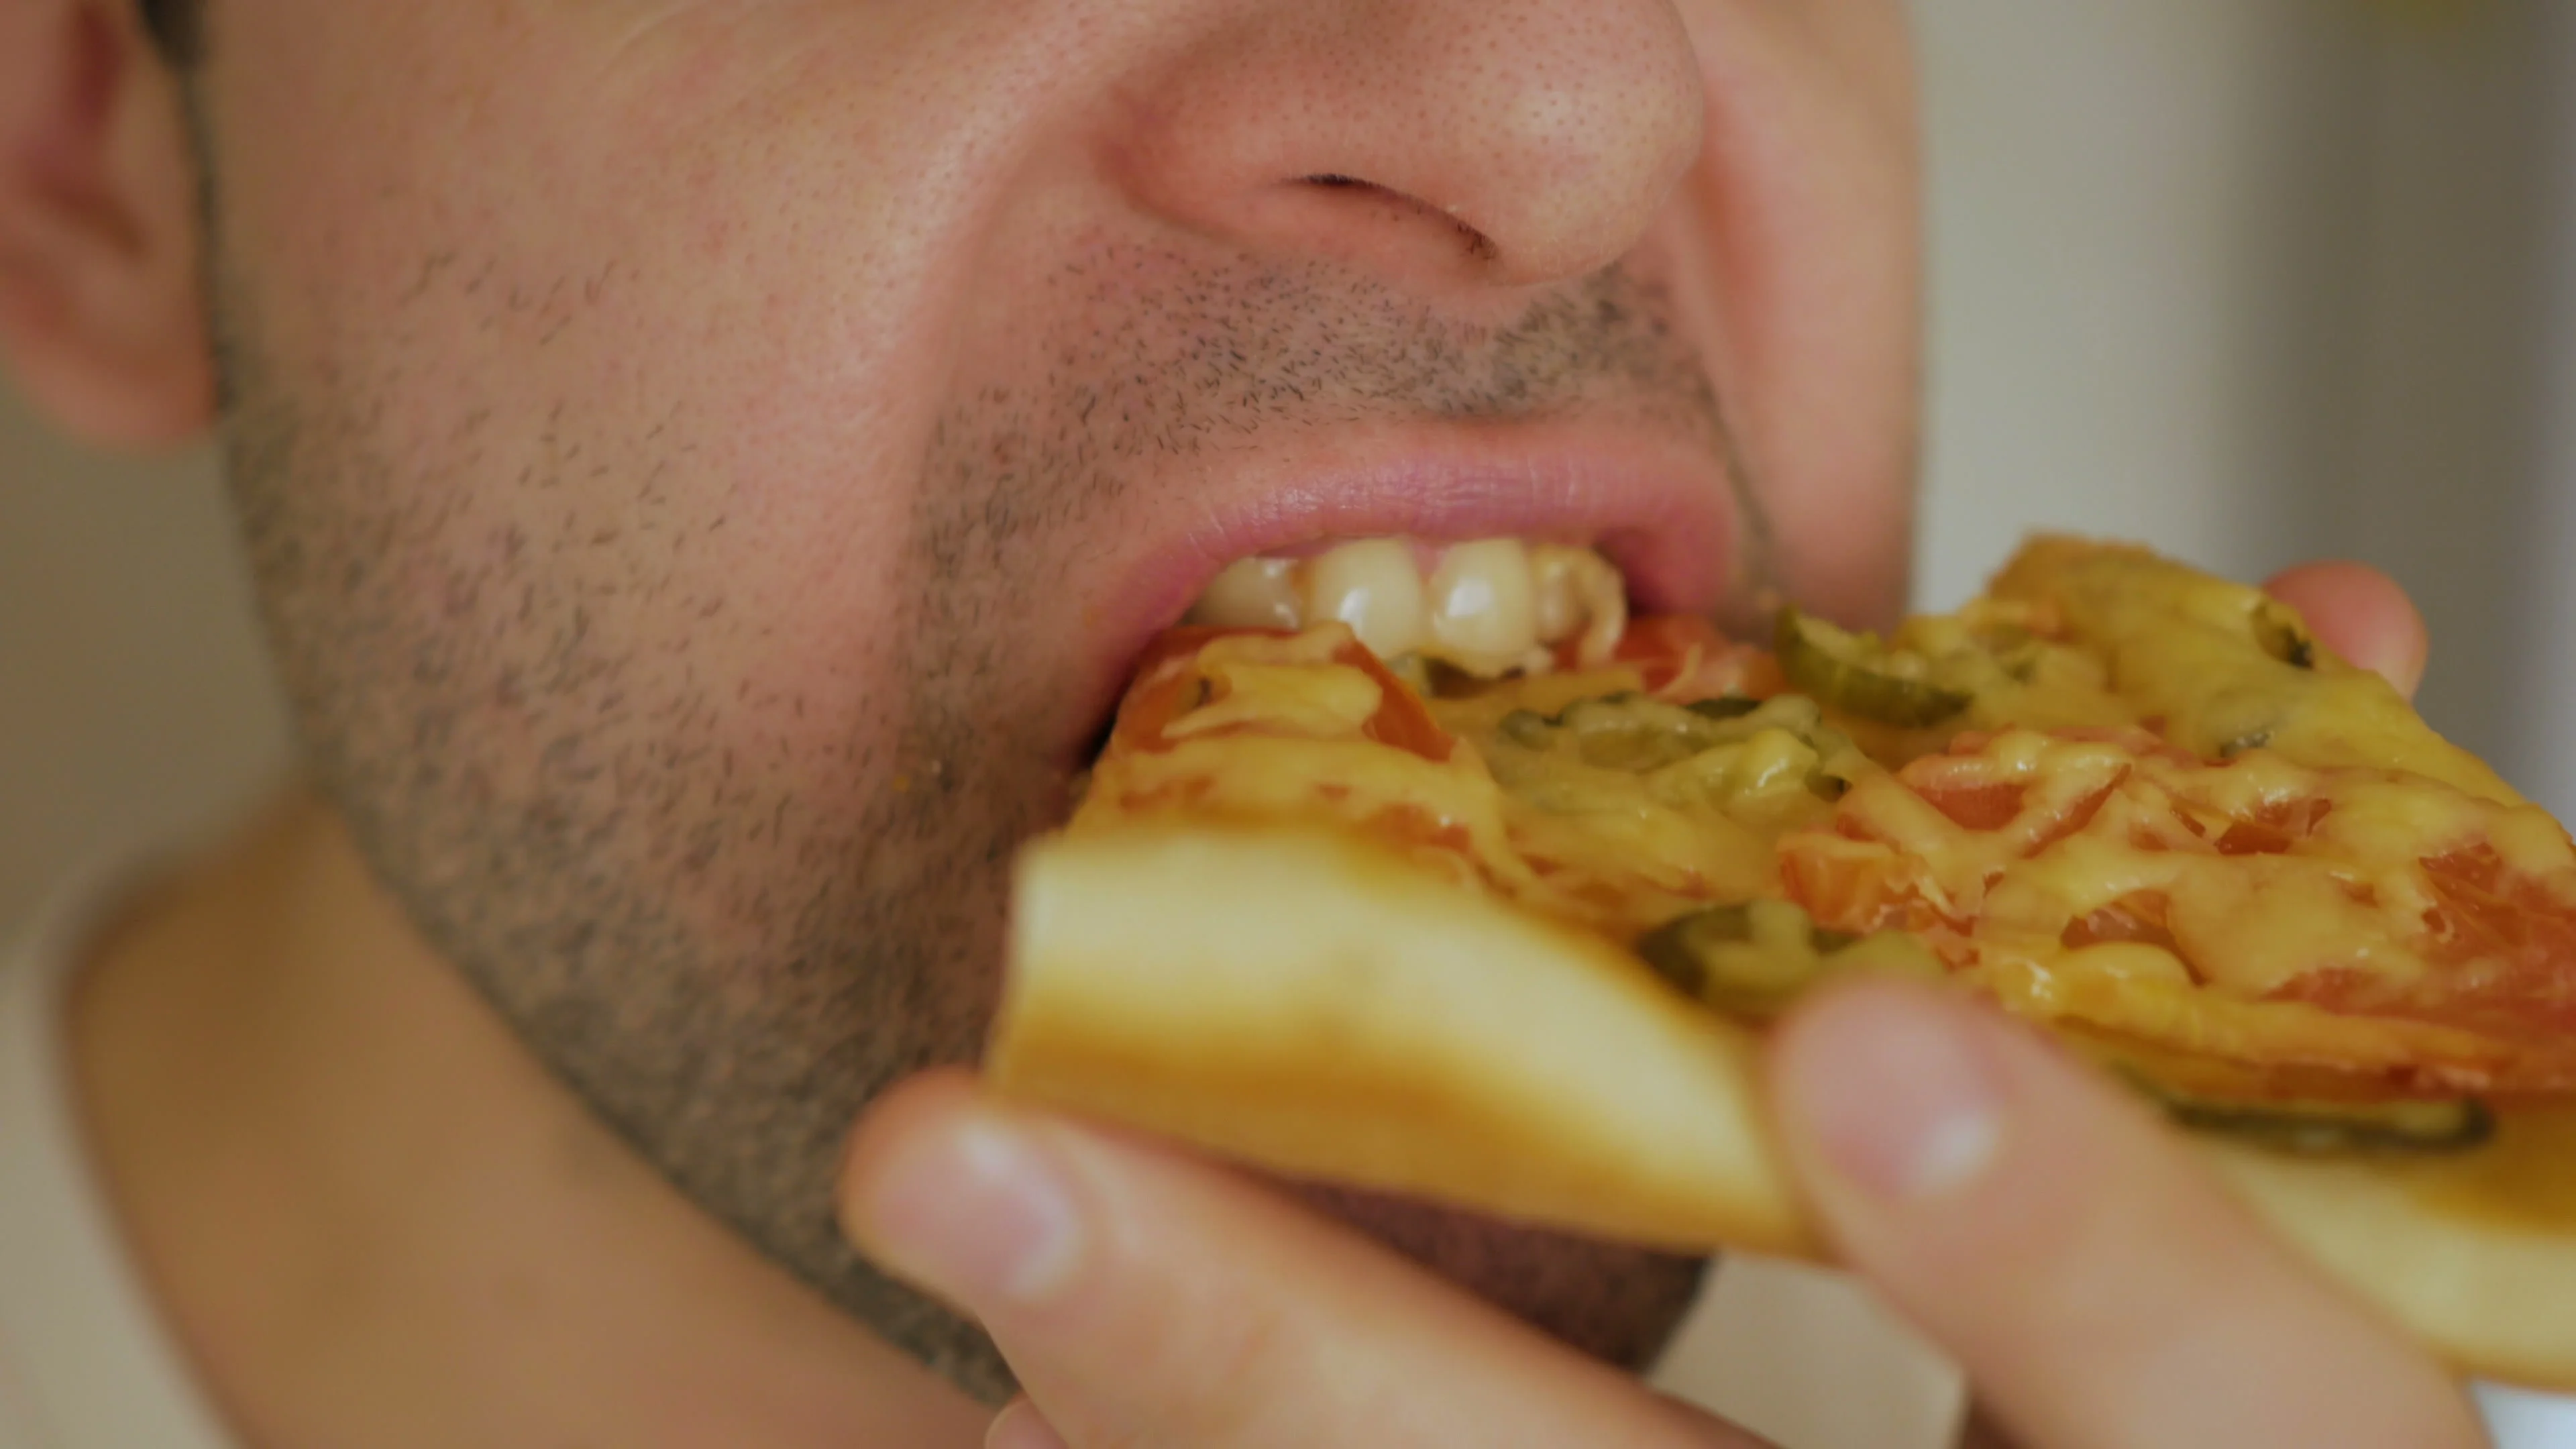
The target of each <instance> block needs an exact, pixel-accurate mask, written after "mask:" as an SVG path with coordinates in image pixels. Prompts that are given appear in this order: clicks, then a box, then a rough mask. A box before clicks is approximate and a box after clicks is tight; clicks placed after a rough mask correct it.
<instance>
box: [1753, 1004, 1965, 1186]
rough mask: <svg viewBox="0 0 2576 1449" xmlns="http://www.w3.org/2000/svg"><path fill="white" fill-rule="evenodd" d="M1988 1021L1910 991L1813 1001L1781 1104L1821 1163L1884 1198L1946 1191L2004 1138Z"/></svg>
mask: <svg viewBox="0 0 2576 1449" xmlns="http://www.w3.org/2000/svg"><path fill="white" fill-rule="evenodd" d="M1984 1027H1985V1024H1984V1023H1982V1022H1978V1021H1975V1020H1972V1019H1970V1018H1969V1016H1968V1015H1967V1013H1966V1012H1964V1011H1962V1010H1960V1009H1959V1008H1958V1007H1956V1006H1954V1005H1952V1004H1950V1003H1946V1002H1932V1001H1926V1000H1923V999H1921V998H1920V997H1918V996H1916V995H1914V994H1912V993H1897V992H1892V991H1891V992H1879V991H1870V992H1862V993H1854V994H1853V995H1851V996H1849V997H1847V998H1845V999H1843V1000H1840V1001H1834V1002H1829V1003H1827V1004H1825V1005H1824V1006H1823V1007H1821V1008H1819V1013H1818V1015H1817V1016H1816V1017H1814V1018H1811V1019H1810V1020H1809V1021H1808V1022H1807V1023H1806V1024H1805V1026H1804V1028H1803V1030H1801V1031H1800V1032H1799V1033H1798V1036H1797V1038H1796V1040H1795V1042H1794V1044H1793V1047H1792V1051H1793V1055H1792V1056H1791V1057H1790V1059H1789V1060H1788V1061H1787V1062H1785V1063H1784V1066H1785V1068H1786V1077H1787V1079H1786V1080H1785V1081H1784V1082H1783V1084H1782V1095H1783V1097H1784V1098H1785V1100H1784V1102H1783V1107H1784V1108H1785V1109H1786V1110H1787V1111H1788V1112H1789V1113H1790V1114H1791V1116H1792V1119H1793V1121H1797V1122H1800V1123H1802V1124H1803V1126H1804V1127H1805V1129H1806V1130H1807V1131H1808V1132H1809V1133H1811V1134H1812V1135H1813V1139H1814V1141H1815V1143H1816V1145H1817V1147H1818V1148H1819V1149H1820V1151H1821V1152H1822V1155H1823V1156H1824V1158H1825V1161H1826V1163H1827V1164H1828V1165H1829V1166H1830V1167H1832V1168H1833V1169H1834V1170H1835V1171H1836V1172H1838V1173H1840V1174H1841V1175H1842V1176H1843V1177H1844V1178H1846V1179H1848V1180H1849V1181H1850V1182H1851V1183H1852V1184H1853V1185H1855V1186H1856V1187H1858V1188H1859V1189H1860V1190H1861V1191H1863V1192H1864V1193H1867V1194H1868V1195H1870V1196H1872V1197H1875V1198H1878V1199H1881V1200H1882V1201H1886V1202H1891V1203H1901V1202H1915V1201H1921V1200H1923V1199H1926V1198H1932V1197H1938V1196H1940V1195H1942V1194H1944V1193H1948V1192H1954V1191H1956V1190H1958V1189H1959V1188H1961V1187H1964V1186H1965V1185H1967V1184H1968V1183H1969V1182H1970V1181H1972V1180H1973V1179H1975V1178H1976V1177H1977V1176H1978V1174H1980V1173H1982V1172H1983V1171H1984V1170H1985V1169H1986V1167H1987V1165H1988V1164H1989V1163H1991V1162H1993V1161H1994V1158H1995V1155H1996V1153H1997V1152H1998V1151H1999V1150H2000V1149H2001V1147H2002V1145H2003V1132H2004V1128H2003V1112H2004V1087H2003V1080H2002V1073H2001V1070H2000V1068H1999V1067H1998V1066H1997V1065H1996V1064H1995V1063H1994V1061H1993V1060H1992V1059H1991V1058H1990V1057H1989V1056H1988V1055H1987V1054H1986V1053H1985V1052H1984V1051H1983V1050H1981V1043H1979V1042H1978V1041H1977V1040H1976V1037H1977V1035H1978V1033H1979V1032H1981V1031H1982V1030H1983V1029H1984Z"/></svg>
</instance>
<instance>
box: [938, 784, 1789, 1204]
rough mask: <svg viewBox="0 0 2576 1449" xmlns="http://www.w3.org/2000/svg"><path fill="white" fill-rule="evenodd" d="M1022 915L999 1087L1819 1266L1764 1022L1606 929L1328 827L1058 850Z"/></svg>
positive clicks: (1225, 1141)
mask: <svg viewBox="0 0 2576 1449" xmlns="http://www.w3.org/2000/svg"><path fill="white" fill-rule="evenodd" d="M1015 905H1016V908H1015V910H1014V912H1013V920H1012V931H1013V941H1012V951H1011V960H1012V979H1011V982H1010V989H1009V992H1008V994H1007V996H1006V998H1005V1001H1004V1004H1003V1009H1002V1014H1001V1016H1000V1019H999V1020H998V1021H997V1022H996V1024H995V1028H994V1035H993V1039H992V1043H991V1047H990V1049H989V1050H988V1052H987V1054H986V1057H985V1069H986V1072H987V1074H988V1077H989V1079H990V1080H991V1081H993V1082H994V1083H995V1084H996V1085H998V1086H999V1087H1000V1088H1001V1089H1003V1090H1004V1091H1006V1092H1010V1093H1013V1094H1015V1095H1019V1096H1023V1097H1029V1098H1034V1099H1038V1100H1043V1101H1047V1102H1050V1103H1053V1104H1055V1105H1058V1106H1062V1107H1067V1108H1071V1109H1073V1110H1076V1111H1081V1112H1088V1113H1093V1114H1096V1115H1099V1116H1101V1117H1104V1118H1107V1119H1110V1120H1114V1121H1118V1122H1122V1123H1126V1124H1129V1125H1131V1126H1136V1127H1141V1128H1145V1129H1147V1130H1149V1131H1154V1132H1159V1133H1162V1134H1165V1135H1168V1136H1172V1137H1176V1138H1179V1139H1181V1140H1183V1141H1186V1142H1190V1143H1193V1144H1195V1145H1197V1146H1200V1147H1203V1148H1207V1149H1210V1150H1213V1151H1217V1152H1221V1153H1225V1154H1227V1155H1230V1156H1234V1157H1238V1158H1241V1159H1244V1160H1246V1161H1250V1162H1253V1163H1257V1164H1259V1165H1260V1166H1263V1167H1267V1168H1271V1169H1273V1170H1277V1171H1282V1172H1287V1173H1292V1174H1297V1175H1301V1176H1310V1177H1315V1178H1321V1179H1328V1180H1332V1181H1336V1182H1343V1183H1349V1184H1354V1185H1360V1186H1368V1187H1375V1188H1383V1189H1389V1190H1393V1191H1399V1192H1407V1193H1412V1194H1416V1195H1419V1196H1424V1197H1431V1198H1438V1199H1443V1200H1447V1201H1451V1202H1457V1203H1463V1204H1468V1205H1472V1206H1475V1207H1478V1208H1482V1209H1484V1210H1486V1211H1489V1212H1494V1213H1498V1214H1501V1215H1504V1216H1508V1217H1513V1218H1518V1219H1522V1220H1525V1221H1529V1222H1533V1223H1544V1224H1549V1225H1552V1226H1558V1227H1565V1228H1573V1229H1579V1230H1584V1231H1589V1232H1592V1233H1595V1234H1599V1235H1603V1236H1609V1237H1615V1238H1620V1239H1623V1240H1628V1241H1635V1242H1641V1243H1648V1244H1654V1245H1660V1246H1666V1247H1675V1248H1692V1249H1704V1248H1706V1247H1708V1246H1710V1245H1712V1244H1715V1243H1721V1242H1724V1243H1732V1244H1737V1245H1741V1246H1744V1247H1750V1248H1757V1249H1760V1250H1763V1251H1767V1252H1775V1253H1789V1254H1800V1255H1812V1254H1813V1253H1815V1252H1816V1251H1817V1249H1816V1245H1815V1242H1814V1239H1813V1237H1812V1235H1811V1234H1810V1232H1809V1230H1808V1229H1807V1228H1806V1226H1805V1225H1804V1223H1803V1222H1802V1220H1801V1218H1800V1215H1799V1213H1798V1212H1797V1210H1796V1208H1795V1206H1794V1204H1793V1203H1792V1201H1791V1199H1790V1196H1789V1192H1788V1189H1787V1184H1786V1179H1785V1177H1784V1176H1783V1174H1782V1172H1781V1170H1780V1167H1779V1164H1778V1162H1777V1159H1776V1157H1775V1154H1774V1152H1773V1149H1772V1147H1771V1144H1770V1141H1769V1133H1768V1128H1767V1127H1766V1126H1765V1125H1764V1123H1763V1120H1762V1117H1761V1115H1760V1113H1759V1111H1758V1110H1757V1106H1756V1099H1755V1086H1754V1080H1755V1069H1756V1044H1755V1040H1754V1038H1753V1036H1752V1034H1751V1033H1749V1032H1747V1031H1745V1030H1744V1029H1742V1028H1740V1027H1737V1026H1735V1025H1733V1024H1732V1023H1729V1022H1727V1021H1725V1020H1723V1019H1721V1018H1718V1017H1716V1016H1714V1015H1712V1014H1710V1013H1708V1012H1706V1011H1703V1010H1700V1009H1698V1008H1696V1007H1693V1006H1691V1005H1690V1004H1688V1003H1687V1002H1685V1001H1684V1000H1683V999H1681V998H1680V997H1678V996H1676V995H1675V994H1673V993H1672V992H1671V991H1670V990H1669V989H1667V988H1666V987H1664V986H1663V984H1662V983H1661V982H1659V981H1657V980H1656V979H1655V978H1654V977H1653V976H1652V975H1651V974H1650V973H1648V972H1647V971H1646V969H1645V968H1644V967H1643V966H1642V965H1640V964H1639V963H1638V962H1636V961H1635V960H1634V959H1633V958H1631V957H1629V956H1628V955H1627V954H1626V953H1625V952H1622V951H1620V950H1618V949H1616V948H1615V947H1613V946H1611V945H1610V944H1609V943H1608V942H1606V941H1603V940H1601V939H1599V938H1597V937H1593V936H1589V935H1585V934H1583V933H1581V932H1578V931H1576V930H1573V929H1571V928H1566V927H1560V926H1557V925H1555V924H1553V923H1551V922H1548V921H1545V920H1542V919H1541V918H1539V917H1536V916H1532V915H1529V914H1527V913H1525V912H1522V911H1520V910H1518V909H1516V908H1513V907H1510V906H1507V905H1504V904H1501V903H1499V902H1496V901H1494V900H1492V899H1490V898H1487V897H1485V896H1483V895H1480V894H1478V893H1476V892H1474V891H1472V890H1468V889H1462V888H1461V887H1460V886H1459V885H1458V884H1456V883H1454V882H1452V881H1448V880H1444V879H1441V878H1439V877H1437V876H1434V875H1431V874H1429V873H1427V872H1424V871H1422V870H1420V869H1419V868H1418V867H1415V866H1412V865H1410V864H1407V863H1404V862H1402V861H1401V860H1399V859H1398V858H1397V857H1395V856H1393V855H1391V854H1387V853H1384V852H1381V851H1380V850H1378V849H1377V848H1375V847H1373V846H1369V845H1366V844H1364V843H1361V842H1358V841H1354V840H1349V839H1344V838H1340V837H1337V836H1333V835H1330V834H1327V833H1323V832H1316V833H1305V832H1298V831H1255V830H1239V831H1238V830H1226V829H1222V828H1212V829H1203V828H1175V829H1164V828H1137V829H1130V830H1111V831H1104V832H1100V833H1096V834H1087V835H1081V836H1074V837H1068V838H1059V839H1054V840H1049V841H1045V842H1042V843H1040V844H1038V845H1036V846H1033V847H1031V848H1030V850H1029V852H1028V854H1027V855H1026V856H1025V857H1024V859H1023V860H1022V862H1021V866H1020V872H1019V877H1018V887H1017V899H1016V903H1015Z"/></svg>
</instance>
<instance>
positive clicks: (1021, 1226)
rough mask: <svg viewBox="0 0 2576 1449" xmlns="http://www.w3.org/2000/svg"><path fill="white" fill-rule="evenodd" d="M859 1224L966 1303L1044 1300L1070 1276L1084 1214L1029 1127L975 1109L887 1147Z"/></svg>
mask: <svg viewBox="0 0 2576 1449" xmlns="http://www.w3.org/2000/svg"><path fill="white" fill-rule="evenodd" d="M859 1217H860V1221H858V1222H856V1223H854V1224H853V1225H852V1226H853V1227H854V1228H855V1229H856V1232H857V1236H858V1237H859V1239H860V1240H861V1243H862V1245H863V1246H864V1247H865V1248H866V1249H867V1250H868V1252H869V1254H870V1255H871V1256H872V1257H875V1258H876V1259H877V1260H878V1261H879V1262H880V1263H882V1264H884V1266H885V1267H886V1268H887V1269H889V1270H891V1271H892V1272H894V1273H895V1274H896V1275H897V1276H899V1277H902V1278H905V1279H908V1280H910V1281H912V1282H913V1283H915V1284H917V1285H919V1286H921V1287H923V1288H926V1289H928V1290H930V1291H931V1292H933V1293H936V1294H938V1295H940V1296H941V1297H944V1298H947V1299H949V1300H951V1301H952V1302H955V1303H957V1304H959V1305H961V1306H963V1307H966V1308H969V1309H974V1310H977V1311H988V1310H990V1309H993V1308H997V1307H1002V1306H1007V1305H1027V1304H1032V1303H1037V1302H1040V1301H1042V1300H1044V1299H1045V1298H1046V1297H1047V1296H1048V1295H1050V1294H1052V1293H1053V1292H1055V1291H1056V1289H1058V1288H1060V1287H1061V1286H1063V1284H1064V1283H1065V1281H1066V1280H1067V1279H1068V1278H1070V1277H1071V1276H1072V1273H1073V1269H1074V1265H1075V1263H1076V1262H1077V1260H1078V1259H1079V1258H1080V1257H1081V1244H1082V1220H1081V1214H1080V1211H1079V1210H1078V1209H1077V1207H1076V1206H1075V1202H1074V1197H1073V1193H1072V1192H1071V1191H1070V1190H1069V1189H1068V1188H1067V1186H1066V1184H1065V1178H1064V1174H1063V1170H1062V1168H1061V1167H1060V1166H1059V1164H1057V1163H1056V1162H1055V1161H1054V1159H1053V1157H1052V1155H1051V1154H1050V1153H1049V1152H1048V1151H1047V1149H1046V1148H1045V1146H1044V1145H1043V1144H1041V1143H1039V1142H1038V1141H1037V1140H1036V1139H1035V1138H1034V1137H1033V1136H1032V1135H1031V1134H1030V1133H1029V1132H1027V1131H1025V1130H1023V1129H1021V1128H1019V1127H1017V1126H1015V1125H1013V1124H1011V1123H1008V1122H1004V1121H998V1120H995V1119H994V1118H992V1117H970V1118H968V1119H966V1120H964V1121H962V1122H959V1123H957V1124H955V1125H953V1126H951V1127H948V1128H947V1129H945V1130H942V1131H936V1132H927V1133H924V1134H922V1135H921V1136H920V1137H919V1138H918V1139H916V1140H914V1141H911V1142H908V1143H905V1144H904V1145H902V1146H900V1147H898V1148H896V1149H894V1150H893V1151H892V1152H891V1153H889V1154H888V1155H887V1157H886V1159H885V1160H884V1161H883V1162H882V1163H881V1164H880V1165H879V1167H878V1169H877V1172H876V1180H875V1181H874V1182H873V1183H871V1184H870V1185H869V1186H868V1187H867V1188H866V1189H865V1190H864V1197H863V1207H862V1210H861V1213H860V1214H859Z"/></svg>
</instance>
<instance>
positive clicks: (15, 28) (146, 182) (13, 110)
mask: <svg viewBox="0 0 2576 1449" xmlns="http://www.w3.org/2000/svg"><path fill="white" fill-rule="evenodd" d="M192 172H193V167H192V165H191V162H190V151H189V147H188V144H187V131H186V122H185V119H184V116H183V113H182V108H181V106H180V102H179V93H178V84H177V81H176V80H175V79H174V77H173V76H172V75H171V74H170V72H169V71H168V69H167V68H166V67H165V66H164V65H163V64H162V63H161V62H160V60H159V58H158V57H157V55H156V54H155V53H154V52H153V50H152V48H151V46H150V44H149V42H148V41H147V40H146V39H145V37H144V36H143V34H142V31H141V29H140V27H139V25H138V23H137V21H136V19H135V17H134V16H133V15H132V13H131V12H130V11H129V9H128V8H127V7H126V5H125V4H124V3H123V0H18V3H14V4H11V5H8V6H5V7H0V350H5V352H6V355H7V357H8V359H9V361H10V363H11V364H12V366H13V370H14V371H15V373H16V380H17V382H18V383H19V385H20V386H21V387H22V388H23V390H24V391H26V392H27V393H28V394H29V395H30V396H32V397H33V398H34V399H35V401H36V402H37V403H38V405H39V406H41V407H43V408H44V409H45V410H46V411H47V412H49V413H51V414H52V416H53V417H54V419H55V420H56V421H57V422H59V423H60V424H62V425H63V426H64V427H66V428H68V429H70V430H71V431H72V432H74V433H76V434H78V435H79V436H81V437H83V438H86V439H88V440H89V441H92V442H95V443H101V444H105V445H108V446H119V447H152V446H159V445H164V444H172V443H178V442H184V441H187V440H189V439H190V438H193V437H194V436H195V435H197V434H198V433H200V432H202V431H203V430H204V429H205V427H206V426H207V424H208V423H209V422H210V421H211V419H212V416H213V368H212V363H211V361H210V359H209V356H208V349H207V338H206V325H205V309H204V301H203V298H202V297H201V296H200V295H199V278H198V260H197V257H198V251H197V249H198V246H199V238H198V235H197V230H198V222H197V207H196V200H195V195H196V193H195V185H196V182H195V177H194V176H193V174H192Z"/></svg>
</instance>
